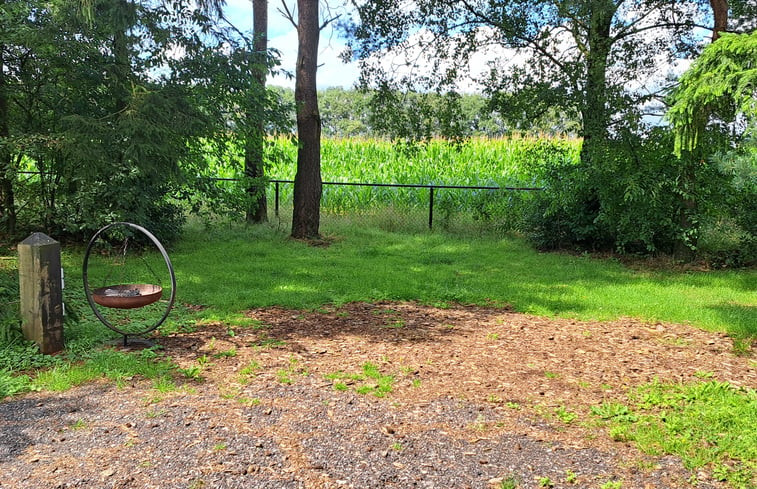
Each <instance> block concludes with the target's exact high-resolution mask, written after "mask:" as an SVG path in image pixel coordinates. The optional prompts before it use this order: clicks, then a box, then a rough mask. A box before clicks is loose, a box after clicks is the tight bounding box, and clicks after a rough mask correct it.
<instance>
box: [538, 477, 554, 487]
mask: <svg viewBox="0 0 757 489" xmlns="http://www.w3.org/2000/svg"><path fill="white" fill-rule="evenodd" d="M538 482H539V487H554V486H555V483H554V482H552V479H550V478H549V477H539V481H538Z"/></svg>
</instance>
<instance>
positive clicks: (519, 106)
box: [347, 0, 738, 159]
mask: <svg viewBox="0 0 757 489" xmlns="http://www.w3.org/2000/svg"><path fill="white" fill-rule="evenodd" d="M355 3H356V7H357V11H358V16H357V19H355V20H354V21H353V22H352V24H351V25H349V26H348V28H347V31H348V33H349V35H350V36H351V39H352V42H351V49H352V53H351V54H352V56H354V57H356V58H357V59H359V60H360V62H361V65H362V71H363V82H364V83H365V84H366V85H373V86H375V87H377V88H379V89H383V88H396V87H398V86H403V87H410V88H414V89H417V90H441V91H446V90H459V88H458V86H459V84H460V80H461V77H462V75H466V76H472V77H473V78H474V81H475V82H476V83H478V84H480V85H481V86H482V87H483V88H484V90H485V91H486V93H487V94H488V95H490V97H491V103H492V105H493V106H496V107H498V108H499V109H500V112H501V113H502V114H505V115H506V117H508V118H510V119H513V120H522V121H528V120H534V119H535V118H537V117H539V116H541V115H543V114H545V113H546V112H547V111H550V110H552V111H555V110H557V111H558V112H560V113H564V114H567V115H568V117H569V118H570V117H571V116H576V117H578V118H579V120H580V122H581V135H582V136H583V138H584V143H585V144H584V153H583V156H584V159H588V156H589V155H590V154H591V152H592V148H593V147H595V146H596V145H597V144H599V145H601V144H602V142H603V141H605V140H606V139H607V138H608V137H609V136H610V135H612V134H617V133H618V132H619V131H620V130H621V128H624V127H626V128H631V129H634V128H636V127H638V125H639V124H640V123H641V120H642V115H643V113H644V111H645V110H647V109H648V108H649V107H650V104H653V103H655V102H657V103H658V104H659V103H660V102H661V101H662V98H663V94H664V89H665V88H666V87H667V86H668V85H669V82H668V81H667V80H666V79H665V76H664V73H663V74H662V75H663V76H660V75H661V74H660V69H661V67H664V66H669V65H670V63H672V62H673V61H674V60H677V59H682V58H690V57H692V56H693V55H694V54H695V53H696V52H697V50H698V46H699V44H700V42H701V33H700V32H701V29H702V28H711V27H712V26H711V24H712V20H711V18H712V12H711V8H710V5H709V2H706V1H689V2H678V1H676V2H670V1H662V0H633V1H627V0H550V1H536V0H515V1H512V0H510V1H488V0H486V1H484V0H481V1H479V0H455V1H451V0H417V1H413V2H407V1H402V0H381V1H370V2H368V1H358V2H355ZM737 3H738V2H737ZM410 7H412V8H410ZM387 59H393V60H394V63H392V62H391V61H387ZM483 63H485V67H484V68H483V69H482V68H481V67H482V64H483ZM477 67H478V71H476V68H477Z"/></svg>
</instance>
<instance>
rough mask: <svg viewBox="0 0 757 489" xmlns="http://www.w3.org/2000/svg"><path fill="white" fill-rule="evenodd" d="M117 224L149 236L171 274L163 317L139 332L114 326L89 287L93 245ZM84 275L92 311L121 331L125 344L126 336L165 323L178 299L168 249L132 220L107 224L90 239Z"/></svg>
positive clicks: (147, 330) (140, 333)
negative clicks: (90, 256)
mask: <svg viewBox="0 0 757 489" xmlns="http://www.w3.org/2000/svg"><path fill="white" fill-rule="evenodd" d="M116 226H126V227H130V228H132V229H135V230H137V231H139V232H141V233H142V234H144V235H145V236H147V237H148V238H149V239H150V241H152V243H153V244H154V245H155V247H156V248H158V250H159V251H160V254H161V255H163V260H164V261H165V262H166V266H167V267H168V273H169V275H170V276H171V297H170V298H169V300H168V305H167V306H166V312H165V313H164V314H163V317H161V318H160V319H159V320H158V321H157V322H156V323H155V324H154V325H152V326H151V327H150V328H148V329H146V330H144V331H141V332H139V333H125V332H123V331H121V330H120V329H118V328H117V327H115V326H113V324H111V323H110V321H108V320H107V319H106V318H105V317H104V316H103V315H102V313H100V310H99V309H98V308H97V304H96V303H95V301H94V299H93V298H92V291H91V290H90V288H89V283H88V280H87V278H88V269H89V255H90V253H91V251H92V246H93V245H94V244H95V242H96V241H97V238H99V237H100V235H101V234H102V233H104V232H105V231H107V230H108V229H111V228H113V227H116ZM82 277H83V280H84V294H85V295H86V296H87V302H89V306H90V307H91V308H92V312H94V313H95V316H97V319H99V320H100V322H102V323H103V324H104V325H105V326H107V327H108V328H110V329H112V330H113V331H115V332H117V333H120V334H122V335H123V336H124V344H126V338H127V336H129V335H131V336H138V335H144V334H146V333H149V332H151V331H154V330H155V329H156V328H157V327H158V326H160V325H161V324H163V321H165V320H166V318H167V317H168V314H169V313H170V312H171V308H172V307H173V303H174V300H175V299H176V275H175V274H174V271H173V265H171V259H170V258H168V253H167V252H166V249H165V248H164V247H163V245H162V244H160V241H158V238H156V237H155V236H154V235H153V234H152V233H151V232H150V231H148V230H147V229H145V228H143V227H142V226H138V225H137V224H132V223H130V222H114V223H113V224H108V225H107V226H105V227H103V228H101V229H100V230H99V231H97V232H96V233H95V235H94V236H92V239H90V240H89V244H88V245H87V251H86V252H85V253H84V264H83V267H82Z"/></svg>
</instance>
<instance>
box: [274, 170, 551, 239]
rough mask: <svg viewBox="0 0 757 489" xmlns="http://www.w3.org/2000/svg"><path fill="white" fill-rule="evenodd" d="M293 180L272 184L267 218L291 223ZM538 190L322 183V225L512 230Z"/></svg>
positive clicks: (282, 223)
mask: <svg viewBox="0 0 757 489" xmlns="http://www.w3.org/2000/svg"><path fill="white" fill-rule="evenodd" d="M293 188H294V182H293V181H291V180H271V181H270V182H269V189H268V202H269V204H268V207H269V218H270V219H272V220H273V221H275V222H276V223H278V225H279V226H281V227H283V228H285V227H288V226H290V225H291V219H292V207H293V204H292V196H293ZM540 190H542V189H541V188H538V187H494V186H463V185H434V184H386V183H354V182H323V194H322V198H321V223H322V227H323V228H324V229H327V230H328V228H329V227H330V225H332V224H333V225H356V226H361V227H376V228H380V229H383V230H387V231H406V232H428V231H430V230H438V229H443V230H445V231H466V232H470V231H471V230H475V231H488V230H495V229H510V228H512V224H513V222H514V220H516V219H519V215H518V214H519V213H520V212H521V210H522V209H521V208H522V205H523V203H524V201H525V200H526V199H528V198H530V194H532V193H533V192H537V191H540Z"/></svg>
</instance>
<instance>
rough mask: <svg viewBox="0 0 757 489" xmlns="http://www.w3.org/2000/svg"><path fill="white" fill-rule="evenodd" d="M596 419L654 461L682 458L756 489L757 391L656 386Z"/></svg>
mask: <svg viewBox="0 0 757 489" xmlns="http://www.w3.org/2000/svg"><path fill="white" fill-rule="evenodd" d="M592 413H593V414H594V415H595V416H598V417H599V418H600V419H602V420H603V421H604V423H605V424H606V425H607V427H608V429H609V433H610V436H611V437H612V438H613V439H614V440H616V441H632V442H634V443H636V445H637V446H638V447H639V448H640V449H641V450H642V451H644V452H646V453H649V454H651V455H663V454H673V455H677V456H679V457H681V459H682V460H683V463H684V465H685V466H686V468H688V469H690V470H702V469H706V470H709V472H710V474H711V476H712V477H713V478H715V479H716V480H720V481H727V482H728V483H729V484H730V485H731V486H732V487H735V488H744V489H746V488H749V487H755V486H754V484H755V482H757V481H756V480H755V478H756V476H757V391H755V390H754V389H748V388H736V387H734V386H732V385H730V384H728V383H722V382H717V381H709V382H701V383H692V384H662V383H659V382H654V383H651V384H647V385H645V386H642V387H640V388H638V389H637V390H636V391H635V392H634V393H633V394H632V396H631V402H630V406H625V405H622V404H603V405H601V406H597V407H595V408H594V409H592Z"/></svg>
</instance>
